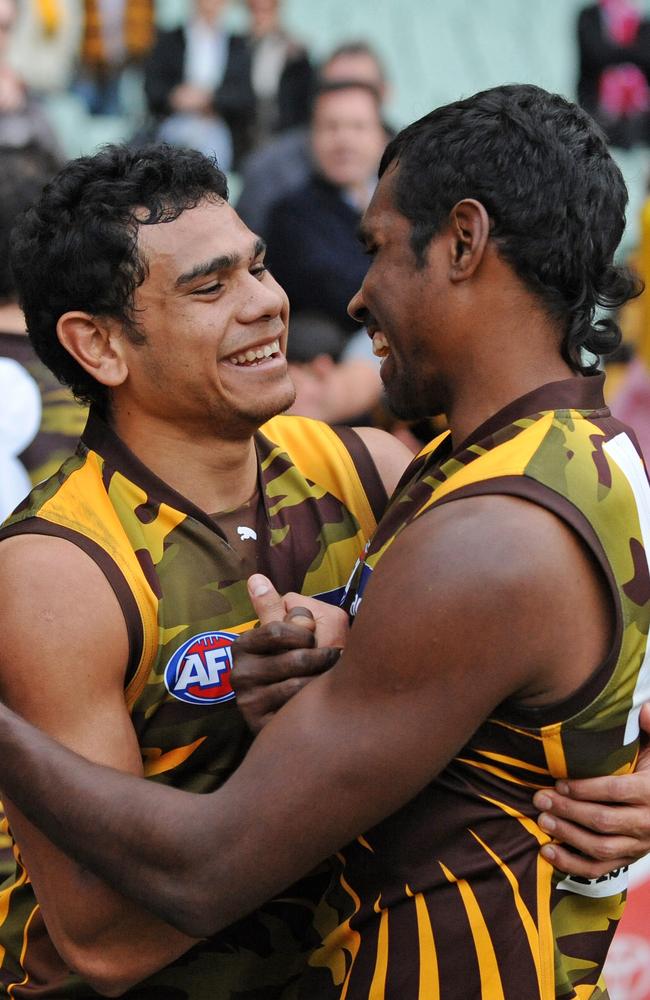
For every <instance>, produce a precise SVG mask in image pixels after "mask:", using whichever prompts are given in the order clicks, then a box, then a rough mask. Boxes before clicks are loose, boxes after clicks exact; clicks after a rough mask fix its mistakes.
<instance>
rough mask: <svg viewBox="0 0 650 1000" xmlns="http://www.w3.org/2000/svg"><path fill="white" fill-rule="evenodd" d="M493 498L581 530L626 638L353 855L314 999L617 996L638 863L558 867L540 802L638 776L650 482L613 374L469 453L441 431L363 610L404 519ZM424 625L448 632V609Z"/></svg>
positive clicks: (309, 996)
mask: <svg viewBox="0 0 650 1000" xmlns="http://www.w3.org/2000/svg"><path fill="white" fill-rule="evenodd" d="M478 494H509V495H512V496H516V497H522V498H526V499H528V500H530V501H531V502H533V503H538V504H541V505H542V506H544V507H545V508H547V509H549V510H550V511H553V512H554V513H555V514H557V516H558V517H561V518H563V519H564V520H565V521H566V522H567V523H568V524H569V525H570V526H571V527H572V528H573V529H574V530H575V531H576V532H577V533H578V535H579V536H580V537H581V538H582V539H583V540H584V543H585V544H586V545H587V546H588V548H589V550H590V551H591V552H592V553H593V556H594V558H595V560H596V561H597V563H598V565H599V566H600V567H601V569H602V572H603V575H604V577H605V578H606V580H607V582H608V584H609V589H610V592H611V597H612V602H613V605H614V607H615V609H616V637H615V641H614V645H613V648H612V649H611V652H610V655H608V657H607V660H606V662H604V663H603V664H602V665H601V666H600V668H599V669H598V670H597V671H596V672H595V673H594V675H593V676H592V677H591V678H590V680H589V681H588V683H586V684H585V685H583V686H582V687H581V688H580V690H578V691H577V692H576V693H575V694H574V695H573V696H572V697H570V698H568V699H567V700H565V701H563V702H562V703H558V704H554V705H552V706H550V707H544V708H540V709H535V710H533V709H530V708H528V709H527V708H525V707H523V706H522V705H520V704H517V703H515V702H512V703H507V704H503V705H501V706H500V708H499V710H498V711H496V712H495V714H494V716H493V717H492V718H489V719H488V720H487V721H486V722H485V723H484V724H483V725H482V726H481V728H480V729H479V731H478V732H476V733H475V734H474V736H473V737H472V739H471V740H470V741H469V742H468V743H467V745H466V746H465V747H464V748H463V750H462V751H461V752H460V753H459V754H458V756H457V757H455V758H454V759H453V760H452V761H451V762H450V764H449V765H448V766H447V767H446V768H445V770H444V771H443V772H442V773H441V774H440V775H439V776H438V778H436V779H435V780H434V781H432V782H431V784H430V785H429V786H428V787H426V788H425V789H424V790H423V791H422V792H421V793H420V794H419V795H418V796H417V797H416V798H415V799H413V800H412V801H411V802H410V803H409V804H408V805H406V806H405V807H404V808H403V809H401V810H400V811H398V812H397V813H395V814H394V815H393V816H391V817H389V818H388V819H386V820H385V821H384V822H382V823H380V824H379V825H378V826H377V827H375V828H374V829H372V830H370V831H369V832H367V833H366V834H365V836H362V837H359V838H358V840H357V841H355V842H354V843H352V844H350V845H349V846H348V847H346V848H345V849H344V850H343V851H342V852H341V853H340V855H339V856H338V858H337V859H336V864H337V866H338V874H337V875H336V876H335V878H334V881H333V884H332V887H331V888H330V891H329V892H328V894H327V896H326V898H325V900H324V901H323V904H322V905H321V907H320V908H319V910H318V912H317V917H316V923H317V924H318V926H319V929H320V931H321V933H322V935H323V943H322V947H320V948H319V949H317V950H316V951H315V952H314V954H313V956H312V957H311V959H310V968H309V970H308V971H307V972H306V974H305V976H304V977H303V980H302V983H301V986H300V990H299V991H298V992H299V996H300V997H301V1000H334V998H337V1000H369V998H372V1000H470V998H471V1000H536V998H539V1000H555V998H558V1000H559V998H562V1000H570V998H575V1000H587V998H590V1000H596V998H599V1000H602V998H603V997H605V996H606V992H605V987H604V984H603V982H602V978H601V970H602V967H603V962H604V959H605V955H606V952H607V948H608V946H609V943H610V941H611V938H612V935H613V933H614V930H615V928H616V925H617V921H618V919H619V917H620V915H621V911H622V908H623V903H624V898H625V885H626V872H625V871H618V872H612V873H611V874H610V875H608V876H606V877H604V878H601V879H595V880H591V881H590V880H585V879H576V878H568V877H566V876H564V875H563V874H561V873H559V872H557V871H555V870H554V869H553V868H552V867H551V865H550V864H549V863H548V862H546V861H545V860H544V859H542V858H541V857H540V855H539V848H540V845H541V844H543V843H544V842H546V841H547V840H548V837H547V835H546V834H544V833H543V831H542V830H541V829H540V828H539V827H538V826H537V823H536V813H535V810H534V808H533V805H532V796H533V794H534V791H535V790H536V789H538V788H540V787H544V786H550V785H551V784H553V782H554V781H555V780H556V779H557V778H561V777H567V776H570V777H584V776H589V775H601V774H606V773H613V772H625V771H627V770H629V769H631V768H632V767H633V765H634V761H635V758H636V754H637V749H638V736H639V726H638V716H639V710H640V705H641V703H642V701H643V700H646V699H647V698H648V697H649V696H650V676H649V675H650V654H649V652H648V629H649V626H650V577H649V575H648V561H647V551H648V546H649V545H650V491H649V488H648V482H647V477H646V473H645V469H644V466H643V463H642V461H641V458H640V457H639V453H638V450H637V447H636V445H635V442H634V439H633V437H632V436H631V435H630V432H629V431H628V430H627V429H626V428H625V427H624V426H623V425H621V424H620V423H618V422H617V421H615V420H614V419H613V418H612V417H611V416H610V414H609V411H608V410H607V409H606V408H605V407H604V404H603V401H602V377H599V376H597V377H591V378H574V379H569V380H567V381H564V382H558V383H554V384H550V385H548V386H545V387H544V388H543V389H540V390H538V391H536V392H533V393H531V394H529V395H527V396H525V397H523V398H521V399H520V400H518V401H516V402H515V403H513V404H512V405H511V406H509V407H508V408H507V409H505V410H503V411H502V412H501V413H499V414H498V415H497V416H495V417H494V418H492V419H491V420H489V421H488V422H487V423H486V424H484V425H483V426H482V427H481V428H479V429H478V430H477V431H476V432H475V433H474V434H473V435H472V437H471V438H470V439H469V440H468V441H466V442H465V443H464V444H463V445H461V446H460V447H459V449H458V450H456V451H453V450H452V446H451V441H450V439H449V437H448V436H446V435H443V436H442V437H441V438H440V439H438V440H437V442H435V443H434V445H433V447H432V449H431V450H429V451H428V452H427V453H426V454H424V455H422V456H421V457H419V458H418V459H417V460H416V462H415V464H414V465H413V466H412V467H411V468H410V470H407V474H406V476H405V478H404V479H403V481H402V486H401V490H398V492H397V494H396V497H395V499H393V501H392V502H391V504H390V506H389V508H388V511H387V513H386V515H385V517H384V519H383V521H382V523H381V525H380V527H379V529H378V531H377V533H376V535H375V537H374V539H373V540H372V542H371V543H370V545H369V547H368V550H367V552H366V553H365V554H364V556H363V558H362V559H361V561H360V562H359V564H358V566H357V568H356V570H355V573H354V575H353V578H352V581H351V585H350V588H349V593H348V596H347V603H348V607H350V608H351V610H352V612H353V613H354V612H355V611H356V609H357V608H358V607H359V603H360V602H361V600H362V598H363V589H364V587H365V585H366V583H367V580H368V579H369V577H370V576H371V574H372V571H373V569H374V567H375V566H376V565H377V563H378V562H379V560H380V559H381V557H382V554H383V553H384V552H385V551H386V550H387V548H388V547H389V546H390V545H391V544H392V543H393V542H394V540H395V539H396V538H397V537H399V534H400V531H402V530H403V529H404V527H406V526H407V525H408V524H409V523H411V522H412V521H413V520H414V519H416V518H426V517H427V516H428V515H429V512H430V511H432V510H434V509H435V507H436V506H438V505H440V504H442V503H450V502H455V501H456V500H458V499H459V498H461V497H467V496H475V495H478ZM506 557H507V554H504V558H506ZM557 586H560V587H561V586H562V581H561V580H558V581H557ZM434 593H435V591H434ZM396 613H399V611H398V609H396ZM575 613H576V615H579V614H580V608H579V607H577V608H576V609H575ZM471 621H472V609H471V608H467V627H468V628H471ZM422 627H423V628H430V629H432V630H433V629H435V606H433V607H432V618H431V621H430V622H426V623H424V622H423V623H422ZM539 627H540V628H544V609H543V608H540V616H539ZM524 641H525V637H523V636H522V642H524ZM388 655H392V656H399V655H400V651H399V649H395V650H390V651H389V653H388ZM434 738H435V737H434ZM386 753H387V754H388V753H390V747H386Z"/></svg>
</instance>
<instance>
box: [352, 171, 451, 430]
mask: <svg viewBox="0 0 650 1000" xmlns="http://www.w3.org/2000/svg"><path fill="white" fill-rule="evenodd" d="M394 178H395V169H394V168H392V167H389V169H388V171H387V172H386V173H385V174H384V175H383V176H382V178H381V180H380V181H379V184H378V185H377V189H376V191H375V194H374V196H373V198H372V201H371V202H370V205H369V206H368V209H367V211H366V213H365V215H364V217H363V220H362V223H361V233H362V237H363V242H364V243H365V245H366V248H367V250H368V252H369V254H370V256H371V264H370V267H369V268H368V272H367V274H366V277H365V278H364V280H363V284H362V285H361V288H360V289H359V291H358V292H357V294H356V295H355V296H354V298H353V299H352V301H351V302H350V305H349V307H348V311H349V312H350V314H351V315H353V316H355V318H356V319H359V320H361V321H363V322H365V324H366V326H367V327H368V332H369V334H370V335H371V336H373V334H374V336H373V346H374V348H375V353H379V354H380V356H382V357H383V361H382V365H381V378H382V381H383V383H384V386H385V389H386V396H387V399H388V403H389V405H390V407H391V409H392V410H393V411H394V413H396V414H397V416H399V417H401V418H402V419H404V420H413V419H417V418H419V417H424V416H433V415H434V414H436V413H441V412H444V411H445V407H446V399H447V391H446V388H445V386H446V377H445V375H444V370H445V368H446V365H445V360H446V358H445V355H446V354H447V353H448V349H447V342H448V341H449V334H448V324H449V319H450V317H451V308H452V303H451V299H450V283H449V281H448V279H447V275H448V272H449V257H448V248H449V240H448V239H445V238H444V236H442V235H441V236H439V237H436V238H434V239H433V240H432V241H431V243H430V245H429V247H428V250H427V260H426V263H425V265H424V267H422V268H418V266H417V260H416V257H415V254H414V252H413V250H412V248H411V244H410V237H411V223H410V221H409V220H408V219H407V218H405V216H403V215H402V214H401V213H400V212H399V211H398V209H397V208H396V207H395V203H394V199H393V185H394Z"/></svg>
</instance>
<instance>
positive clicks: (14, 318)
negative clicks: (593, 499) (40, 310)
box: [0, 302, 27, 336]
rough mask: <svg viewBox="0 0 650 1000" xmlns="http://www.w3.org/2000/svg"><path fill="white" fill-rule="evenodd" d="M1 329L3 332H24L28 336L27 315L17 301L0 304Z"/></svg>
mask: <svg viewBox="0 0 650 1000" xmlns="http://www.w3.org/2000/svg"><path fill="white" fill-rule="evenodd" d="M0 330H1V331H2V332H3V333H22V334H24V335H25V336H27V331H26V329H25V317H24V315H23V311H22V309H21V308H20V306H19V305H18V303H17V302H5V304H4V305H0Z"/></svg>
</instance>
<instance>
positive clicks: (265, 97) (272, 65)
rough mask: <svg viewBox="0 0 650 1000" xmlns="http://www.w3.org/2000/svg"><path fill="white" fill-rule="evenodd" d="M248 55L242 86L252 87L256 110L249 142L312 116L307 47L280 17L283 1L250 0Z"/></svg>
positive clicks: (259, 142)
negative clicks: (291, 32) (288, 29)
mask: <svg viewBox="0 0 650 1000" xmlns="http://www.w3.org/2000/svg"><path fill="white" fill-rule="evenodd" d="M247 4H248V10H249V13H250V29H249V33H248V41H249V49H248V53H247V54H248V57H249V59H248V60H246V59H242V64H241V67H240V70H241V74H242V86H246V85H247V81H250V86H251V87H252V89H253V94H254V96H255V114H254V116H253V117H252V118H251V123H250V133H249V136H248V143H247V145H248V147H249V148H250V149H251V150H255V149H256V148H258V147H260V146H262V145H263V144H264V143H265V142H266V141H267V140H268V139H270V138H271V136H273V135H275V134H276V133H279V132H283V131H285V130H286V129H289V128H292V127H295V126H297V125H304V124H306V123H307V122H308V120H309V110H310V106H311V96H312V85H313V72H312V68H311V64H310V62H309V58H308V56H307V53H306V51H305V49H304V47H303V46H302V45H301V44H300V43H299V42H297V41H296V39H295V38H292V37H291V35H289V34H288V32H287V31H286V30H285V29H284V28H283V27H282V25H281V22H280V0H247Z"/></svg>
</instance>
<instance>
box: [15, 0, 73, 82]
mask: <svg viewBox="0 0 650 1000" xmlns="http://www.w3.org/2000/svg"><path fill="white" fill-rule="evenodd" d="M81 25H82V17H81V3H80V0H48V2H47V3H43V2H42V0H21V2H20V5H19V10H18V19H17V21H16V27H15V30H14V32H13V35H12V38H11V44H10V48H9V62H10V63H11V65H12V66H13V67H14V69H15V70H16V71H17V72H18V73H20V74H21V76H22V78H23V80H24V81H25V83H26V84H27V86H28V87H30V88H31V89H32V90H33V91H34V93H36V94H38V95H41V94H50V93H53V92H58V91H63V90H67V89H68V87H69V86H70V84H71V82H72V77H73V73H74V71H75V68H76V63H77V59H78V54H79V45H80V40H81Z"/></svg>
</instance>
